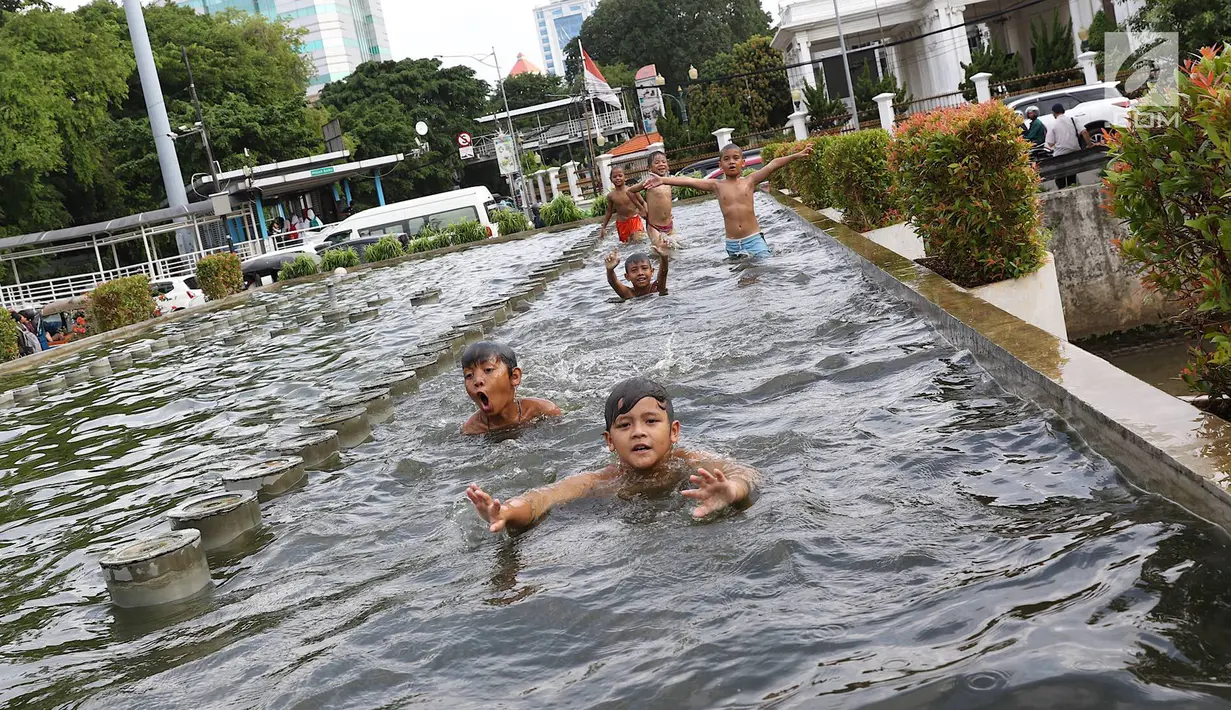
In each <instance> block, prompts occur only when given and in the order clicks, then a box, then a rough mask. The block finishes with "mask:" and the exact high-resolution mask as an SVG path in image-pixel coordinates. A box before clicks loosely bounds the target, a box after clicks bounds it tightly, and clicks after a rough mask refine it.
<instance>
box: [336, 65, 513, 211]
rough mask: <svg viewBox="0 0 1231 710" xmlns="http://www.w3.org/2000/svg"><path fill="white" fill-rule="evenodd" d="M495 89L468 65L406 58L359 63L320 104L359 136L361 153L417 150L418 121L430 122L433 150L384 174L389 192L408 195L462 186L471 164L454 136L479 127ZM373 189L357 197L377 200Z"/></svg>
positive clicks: (357, 152)
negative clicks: (465, 165) (461, 179)
mask: <svg viewBox="0 0 1231 710" xmlns="http://www.w3.org/2000/svg"><path fill="white" fill-rule="evenodd" d="M490 95H491V91H490V87H489V86H488V85H487V83H486V82H484V81H482V80H480V79H478V78H476V77H475V75H474V71H473V70H471V69H469V68H467V67H462V66H454V67H442V66H441V63H440V61H439V60H436V59H403V60H402V61H400V62H367V63H365V64H361V65H359V67H358V68H357V69H356V70H355V72H354V73H353V74H351V75H350V76H349V77H347V78H346V79H343V80H342V81H337V82H333V83H330V84H327V85H326V86H325V87H324V88H323V89H322V90H321V95H320V104H321V106H323V107H325V108H326V109H327V110H328V111H329V113H330V115H331V116H332V117H335V118H338V119H340V120H341V122H342V128H343V129H344V130H345V131H346V132H347V134H348V135H350V136H351V137H352V138H354V139H355V145H356V148H355V157H356V158H359V159H365V158H374V157H378V156H381V155H388V154H390V153H405V152H409V151H410V150H412V149H413V148H415V146H416V144H417V142H416V141H417V135H416V134H415V124H416V123H417V122H419V121H423V122H425V123H427V125H428V126H429V127H430V131H431V132H430V133H429V134H428V136H427V138H426V139H425V140H426V141H427V143H428V145H429V150H428V151H427V152H426V153H425V154H424V155H422V156H419V157H418V158H415V159H412V160H408V161H407V163H404V164H402V165H401V166H399V167H398V168H397V169H396V170H395V171H393V172H392V173H390V174H389V175H387V176H386V177H385V178H384V189H385V195H386V197H387V198H388V199H390V200H405V199H410V198H412V197H417V196H420V195H425V194H432V193H435V192H440V191H443V190H449V189H452V188H453V187H454V185H455V184H456V181H457V176H458V175H460V174H461V171H462V167H463V166H462V161H461V158H460V157H459V156H458V154H457V148H456V146H455V145H454V142H453V141H454V137H455V136H456V135H457V134H458V133H461V132H462V131H466V132H471V133H473V132H474V131H475V124H474V121H473V117H475V116H479V115H482V113H483V112H484V110H485V109H486V108H487V107H488V106H489V105H490V104H489V97H490ZM361 185H362V184H361ZM373 192H374V190H373V189H372V188H371V187H370V186H366V185H362V187H361V189H360V191H359V195H358V196H357V197H356V201H357V202H359V203H360V204H364V203H368V204H371V202H372V201H371V197H370V196H371V194H372V193H373ZM365 198H366V199H365Z"/></svg>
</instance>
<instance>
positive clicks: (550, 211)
mask: <svg viewBox="0 0 1231 710" xmlns="http://www.w3.org/2000/svg"><path fill="white" fill-rule="evenodd" d="M539 216H540V217H542V219H543V226H545V227H556V226H559V225H561V224H568V223H569V222H576V221H578V220H581V219H585V218H586V213H585V212H582V211H581V208H580V207H578V206H577V203H575V202H573V198H571V197H569V196H568V195H560V196H559V197H557V198H556V199H554V200H552V201H551V202H549V203H548V204H547V205H546V206H544V207H543V209H542V210H541V211H540V212H539Z"/></svg>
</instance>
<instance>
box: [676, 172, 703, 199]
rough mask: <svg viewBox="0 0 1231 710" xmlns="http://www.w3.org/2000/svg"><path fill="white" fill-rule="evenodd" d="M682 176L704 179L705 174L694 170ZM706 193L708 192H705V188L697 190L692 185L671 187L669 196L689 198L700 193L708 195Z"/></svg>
mask: <svg viewBox="0 0 1231 710" xmlns="http://www.w3.org/2000/svg"><path fill="white" fill-rule="evenodd" d="M684 177H690V178H692V179H694V180H703V179H705V174H704V173H701V172H697V171H694V172H691V173H688V174H687V175H685V176H684ZM708 194H710V193H708V192H706V191H705V190H698V189H696V188H693V187H673V188H671V197H672V198H673V199H676V200H689V199H692V198H694V197H701V196H702V195H708Z"/></svg>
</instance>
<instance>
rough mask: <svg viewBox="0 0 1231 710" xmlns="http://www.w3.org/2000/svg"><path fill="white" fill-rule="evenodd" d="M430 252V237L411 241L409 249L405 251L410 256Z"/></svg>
mask: <svg viewBox="0 0 1231 710" xmlns="http://www.w3.org/2000/svg"><path fill="white" fill-rule="evenodd" d="M431 250H432V238H431V237H418V238H416V239H412V240H411V242H410V247H409V248H408V249H407V250H406V251H407V252H408V253H410V254H421V253H423V252H425V251H431Z"/></svg>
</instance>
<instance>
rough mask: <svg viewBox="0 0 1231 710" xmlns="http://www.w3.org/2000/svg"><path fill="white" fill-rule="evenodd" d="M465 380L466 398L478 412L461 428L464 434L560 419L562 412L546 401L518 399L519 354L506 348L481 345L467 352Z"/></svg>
mask: <svg viewBox="0 0 1231 710" xmlns="http://www.w3.org/2000/svg"><path fill="white" fill-rule="evenodd" d="M462 377H463V379H464V380H465V384H466V394H468V395H470V399H471V400H472V401H473V402H474V403H475V405H477V406H478V408H479V411H477V412H475V413H474V414H473V415H472V416H471V417H470V418H469V419H467V420H466V423H465V424H462V433H463V434H486V433H488V432H492V431H500V430H502V429H512V428H513V427H516V426H520V425H522V424H526V423H529V422H532V421H534V420H535V419H538V418H540V417H558V416H560V408H559V407H557V406H556V405H555V404H553V403H552V402H550V401H548V400H546V399H535V398H533V397H525V398H521V399H518V397H517V387H518V386H519V385H521V378H522V371H521V368H520V367H518V366H517V354H516V353H514V352H513V349H512V348H510V347H509V346H507V345H502V344H500V343H492V342H488V341H481V342H478V343H475V344H473V345H471V346H470V347H468V348H466V351H465V352H463V353H462Z"/></svg>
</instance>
